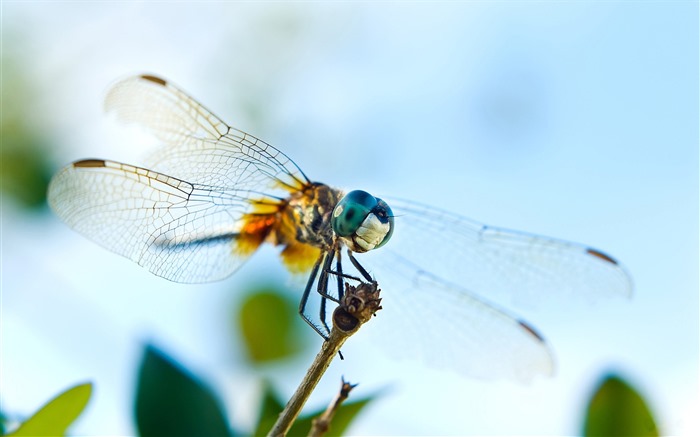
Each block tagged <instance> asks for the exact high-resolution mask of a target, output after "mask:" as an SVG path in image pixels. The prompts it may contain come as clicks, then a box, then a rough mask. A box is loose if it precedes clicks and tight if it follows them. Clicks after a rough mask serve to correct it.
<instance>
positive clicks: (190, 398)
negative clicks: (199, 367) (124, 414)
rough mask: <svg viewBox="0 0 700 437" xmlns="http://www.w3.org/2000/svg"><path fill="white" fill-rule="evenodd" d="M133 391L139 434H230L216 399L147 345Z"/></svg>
mask: <svg viewBox="0 0 700 437" xmlns="http://www.w3.org/2000/svg"><path fill="white" fill-rule="evenodd" d="M137 384H138V385H137V390H136V403H135V407H134V410H135V415H136V426H137V428H138V431H139V434H140V435H142V436H173V435H177V436H204V435H206V436H212V437H214V436H230V435H232V433H231V430H230V428H229V426H228V422H227V420H226V417H225V415H224V412H223V410H222V408H221V404H220V402H219V400H218V399H217V398H216V397H215V396H214V394H213V393H212V392H211V390H209V388H207V387H206V386H205V385H204V384H203V383H202V382H201V381H200V380H199V379H198V378H196V377H195V376H194V375H193V374H191V373H190V372H188V371H187V370H185V369H184V368H183V367H182V366H180V365H178V364H177V363H175V361H173V360H172V359H171V358H169V357H168V356H166V355H165V354H164V353H163V352H161V351H159V350H157V349H156V348H155V347H153V346H151V345H148V346H146V349H145V354H144V357H143V361H142V362H141V368H140V370H139V376H138V383H137Z"/></svg>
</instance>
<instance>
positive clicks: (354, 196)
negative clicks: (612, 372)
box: [48, 74, 632, 381]
mask: <svg viewBox="0 0 700 437" xmlns="http://www.w3.org/2000/svg"><path fill="white" fill-rule="evenodd" d="M105 108H106V110H107V112H109V113H114V114H116V117H117V119H119V120H121V121H123V122H125V123H132V124H136V125H138V126H140V127H141V128H143V129H144V130H145V131H147V132H149V133H150V134H151V135H153V136H155V138H157V140H158V142H159V143H161V146H160V147H159V148H157V150H156V151H155V152H154V153H153V154H152V155H151V156H149V157H148V158H146V160H145V161H146V162H145V163H144V164H143V165H141V166H137V165H130V164H125V163H121V162H116V161H111V160H107V159H83V160H79V161H75V162H73V163H71V164H69V165H67V166H65V167H64V168H62V169H61V170H60V171H59V172H58V173H57V174H56V175H55V176H54V177H53V178H52V180H51V182H50V185H49V190H48V201H49V204H50V206H51V208H52V209H53V211H54V212H55V213H56V214H57V215H58V217H60V218H61V219H62V220H63V221H64V222H65V223H66V224H68V226H70V227H71V228H73V229H74V230H76V231H77V232H79V233H81V234H83V235H85V236H86V237H88V238H89V239H91V240H93V241H95V242H97V243H98V244H100V245H102V246H104V247H105V248H107V249H109V250H111V251H113V252H115V253H117V254H119V255H123V256H125V257H127V258H129V259H131V260H133V261H135V262H136V263H138V264H139V265H141V266H143V267H145V268H147V269H148V270H150V271H151V272H152V273H154V274H155V275H158V276H161V277H163V278H165V279H168V280H171V281H175V282H180V283H204V282H211V281H217V280H221V279H224V278H226V277H228V276H230V275H232V274H233V273H234V272H236V270H238V269H239V268H240V267H241V266H242V265H243V263H244V262H245V261H246V260H247V259H248V258H249V257H250V256H251V255H252V254H253V253H254V252H256V251H257V249H258V248H259V247H260V246H262V245H263V244H270V245H272V246H276V247H278V248H279V255H280V257H281V260H282V263H283V264H284V265H285V266H286V267H287V268H288V270H290V271H291V272H293V273H303V274H307V275H308V279H307V281H306V286H305V288H304V291H303V293H302V296H301V299H300V306H299V313H300V315H301V317H302V318H303V319H304V320H305V321H306V322H307V323H308V324H309V325H310V326H311V327H313V329H314V330H316V332H318V333H319V334H320V335H321V336H322V337H324V338H327V335H328V324H327V322H326V321H325V311H326V305H327V304H328V302H336V303H337V302H338V299H339V298H340V297H341V296H342V293H343V283H344V281H346V280H348V278H357V279H358V280H364V281H372V280H375V279H376V280H377V281H378V283H379V284H380V286H381V288H382V294H383V297H384V299H383V303H384V304H383V309H382V312H381V314H380V317H376V318H375V319H376V321H377V322H376V323H375V322H374V321H373V325H380V326H381V325H383V328H380V330H381V332H383V333H387V334H386V335H383V336H382V338H383V339H384V340H385V341H386V342H387V343H390V344H395V343H396V344H406V343H407V346H406V347H401V348H400V349H401V350H402V352H405V353H406V354H407V355H418V356H421V357H423V358H424V359H427V360H428V361H429V362H432V363H434V364H436V365H438V366H446V367H448V368H452V369H456V370H458V371H459V372H461V373H464V374H466V375H469V376H474V377H478V378H506V379H515V380H519V381H529V380H531V379H532V378H533V377H535V376H537V375H545V376H546V375H551V374H552V373H553V371H554V363H553V358H552V352H551V350H550V347H549V345H548V343H547V341H546V340H545V339H544V337H543V336H542V335H541V334H540V333H539V332H538V331H537V330H536V329H535V328H534V327H533V326H532V325H531V324H529V323H528V322H526V321H524V320H523V319H521V318H520V317H518V316H517V315H515V314H513V313H511V312H510V311H509V310H507V309H506V308H505V304H503V303H502V302H504V301H505V302H508V301H515V302H516V303H517V302H518V301H523V302H530V301H536V300H546V299H548V298H549V297H552V296H569V295H570V296H576V295H582V296H584V297H586V298H589V297H590V298H595V297H597V296H609V295H620V296H629V295H630V294H631V292H632V281H631V277H630V275H629V273H628V272H627V270H626V269H625V267H624V266H622V265H621V264H620V263H619V262H618V261H617V260H615V259H614V258H613V257H612V256H610V255H608V254H606V253H605V252H603V251H600V250H598V249H594V248H592V247H589V246H586V245H583V244H578V243H572V242H568V241H564V240H559V239H555V238H550V237H544V236H538V235H534V234H529V233H526V232H519V231H513V230H508V229H504V228H499V227H492V226H488V225H485V224H483V223H480V222H478V221H474V220H471V219H468V218H465V217H462V216H460V215H457V214H453V213H451V212H448V211H445V210H442V209H439V208H436V207H433V206H429V205H424V204H421V203H418V202H414V201H410V200H405V199H401V198H389V197H382V198H380V197H376V196H374V195H372V194H369V193H368V192H366V191H362V190H352V191H349V192H346V191H344V190H341V189H338V188H334V187H332V186H330V185H326V184H324V183H320V182H314V181H312V180H311V179H309V178H308V177H307V176H306V174H305V173H304V172H303V171H302V170H301V168H300V167H299V166H298V165H297V164H296V163H295V162H294V161H293V160H292V159H291V158H290V157H289V156H287V154H285V153H284V152H282V151H281V150H280V149H278V148H276V147H274V146H272V145H270V144H268V143H266V142H264V141H262V140H260V139H258V138H257V137H254V136H253V135H250V134H248V133H246V132H244V131H242V130H239V129H236V128H234V127H232V126H230V125H228V124H227V123H225V122H224V121H222V120H221V118H219V117H218V116H216V115H214V113H213V112H211V111H210V110H208V109H206V108H205V107H204V106H203V105H201V104H199V103H198V102H197V101H196V100H195V99H193V98H192V97H190V96H189V95H188V94H187V93H185V92H184V91H183V90H181V89H180V88H179V87H177V86H176V85H174V84H173V83H171V82H169V81H167V80H165V79H162V78H160V77H157V76H154V75H147V74H144V75H138V76H133V77H128V78H125V79H122V80H120V81H118V82H117V83H116V84H114V85H113V86H112V87H111V89H110V90H109V91H108V93H107V96H106V99H105ZM343 259H346V260H349V262H350V266H351V269H352V271H353V272H357V276H359V278H358V277H357V276H352V275H350V274H348V273H343V272H348V271H350V270H348V267H350V266H346V264H344V263H343ZM360 259H362V262H360ZM344 268H345V270H344ZM312 296H316V298H317V299H320V304H319V314H318V315H317V316H312V315H310V314H308V313H309V311H308V307H307V304H308V302H309V299H310V298H311V297H312ZM504 299H505V300H504ZM328 305H330V304H328Z"/></svg>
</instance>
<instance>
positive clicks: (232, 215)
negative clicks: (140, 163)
mask: <svg viewBox="0 0 700 437" xmlns="http://www.w3.org/2000/svg"><path fill="white" fill-rule="evenodd" d="M247 196H248V193H247V192H240V191H236V190H233V189H230V190H223V189H219V188H213V187H209V186H203V185H198V184H193V183H190V182H187V181H184V180H181V179H177V178H174V177H170V176H166V175H164V174H162V173H157V172H154V171H151V170H146V169H143V168H139V167H134V166H130V165H126V164H120V163H118V162H113V161H104V160H85V161H78V162H75V163H73V164H71V165H68V166H66V167H64V168H63V169H62V170H61V171H60V172H59V173H58V174H56V175H55V176H54V178H53V179H52V180H51V183H50V185H49V192H48V200H49V204H50V205H51V207H52V209H53V210H54V211H55V212H56V214H57V215H58V216H59V217H60V218H61V219H62V220H63V221H65V222H66V223H67V224H68V225H69V226H70V227H72V228H74V229H75V230H77V231H78V232H80V233H82V234H83V235H85V236H87V237H88V238H90V239H92V240H94V241H95V242H97V243H99V244H101V245H102V246H104V247H106V248H108V249H110V250H112V251H114V252H116V253H118V254H120V255H123V256H126V257H127V258H130V259H131V260H133V261H135V262H137V263H139V264H140V265H142V266H144V267H146V268H148V269H149V270H150V271H151V272H153V273H154V274H156V275H158V276H162V277H164V278H167V279H170V280H172V281H176V282H190V283H192V282H207V281H214V280H217V279H221V278H224V277H226V276H228V275H230V274H231V273H233V271H234V270H235V269H236V268H237V267H239V266H240V264H241V263H242V262H243V261H244V260H245V258H246V256H245V254H237V253H236V251H235V246H234V244H235V240H236V238H237V237H238V231H239V228H240V226H241V223H240V218H241V217H242V215H243V214H244V213H245V212H246V211H248V210H249V209H250V207H251V205H250V201H249V199H248V198H247Z"/></svg>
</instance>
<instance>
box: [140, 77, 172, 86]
mask: <svg viewBox="0 0 700 437" xmlns="http://www.w3.org/2000/svg"><path fill="white" fill-rule="evenodd" d="M141 79H145V80H149V81H151V82H154V83H157V84H158V85H163V86H165V84H166V83H167V82H165V80H163V79H161V78H160V77H157V76H151V75H149V74H142V75H141Z"/></svg>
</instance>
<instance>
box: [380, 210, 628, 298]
mask: <svg viewBox="0 0 700 437" xmlns="http://www.w3.org/2000/svg"><path fill="white" fill-rule="evenodd" d="M390 206H391V207H392V210H393V211H394V214H395V216H396V218H395V223H396V229H395V232H394V236H393V237H392V239H391V241H389V242H388V243H387V245H386V249H387V250H388V251H391V252H393V253H394V254H396V256H397V257H401V258H404V259H405V260H406V261H407V262H409V263H411V264H412V265H414V266H415V267H416V269H417V270H418V271H420V270H424V271H428V272H430V273H431V274H434V275H435V276H437V277H439V278H441V279H443V280H446V281H447V282H450V283H454V284H458V285H459V286H460V287H461V288H464V289H466V290H470V291H471V292H473V293H476V294H478V295H480V296H484V297H486V298H488V299H489V300H491V301H493V300H496V301H497V302H506V303H509V302H515V303H521V304H526V305H530V304H532V303H536V302H537V301H540V300H547V299H550V298H557V299H558V298H561V297H565V298H569V297H574V296H579V297H582V298H583V300H589V299H596V298H597V297H601V296H611V295H621V296H629V295H630V294H631V292H632V281H631V278H630V276H629V274H628V273H627V271H626V270H625V268H624V267H623V266H622V265H620V264H619V263H618V262H617V261H615V260H614V259H613V258H612V257H610V256H608V255H606V254H605V253H603V252H601V251H599V250H596V249H593V248H591V247H588V246H585V245H582V244H578V243H571V242H568V241H563V240H558V239H554V238H549V237H542V236H538V235H533V234H528V233H524V232H518V231H511V230H508V229H503V228H496V227H491V226H487V225H484V224H482V223H479V222H476V221H473V220H470V219H467V218H464V217H460V216H458V215H456V214H452V213H449V212H446V211H441V210H439V209H436V208H433V207H428V206H423V205H419V204H415V203H411V202H406V201H402V200H399V199H391V200H390Z"/></svg>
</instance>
